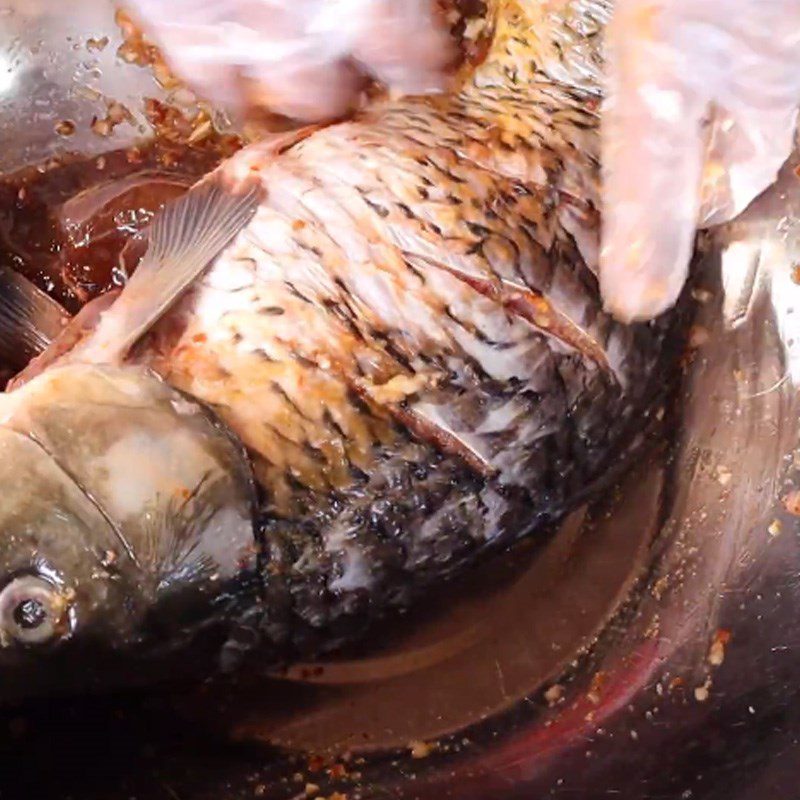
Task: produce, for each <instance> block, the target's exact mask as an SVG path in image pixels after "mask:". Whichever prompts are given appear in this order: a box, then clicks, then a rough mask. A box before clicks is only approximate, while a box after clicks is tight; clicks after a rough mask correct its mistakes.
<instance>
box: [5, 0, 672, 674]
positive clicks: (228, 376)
mask: <svg viewBox="0 0 800 800" xmlns="http://www.w3.org/2000/svg"><path fill="white" fill-rule="evenodd" d="M561 6H563V7H561V8H558V9H555V10H553V9H550V10H548V9H549V8H550V6H549V5H548V4H541V3H538V2H536V3H534V2H530V1H529V0H496V2H495V3H493V4H491V5H490V7H489V12H488V17H487V30H488V31H489V32H490V33H489V36H490V39H491V45H490V47H489V50H488V53H487V56H486V58H485V60H484V62H483V63H482V64H481V65H479V66H477V67H475V68H472V69H471V70H470V72H469V74H466V75H465V76H464V79H463V83H462V85H461V88H460V90H459V91H457V92H454V93H452V94H450V95H448V96H439V97H427V98H405V99H401V100H394V101H387V102H385V103H383V104H382V105H381V106H379V107H377V108H373V109H371V110H369V111H368V112H365V113H364V114H363V115H361V116H360V117H358V118H356V119H354V120H352V121H350V122H345V123H340V124H337V125H332V126H329V127H323V128H317V129H313V130H310V131H305V132H301V133H299V134H293V135H292V138H291V139H290V140H281V141H280V142H277V143H276V142H275V141H267V142H264V143H261V144H255V145H252V146H251V147H249V148H246V149H245V150H243V151H241V152H240V153H238V154H237V155H235V156H234V157H233V158H232V159H231V160H230V161H228V162H227V163H226V164H224V165H223V166H222V167H221V168H220V169H219V170H218V176H217V177H218V178H219V179H220V180H225V181H228V182H229V183H230V184H235V185H238V186H241V185H244V184H246V185H247V186H249V187H251V188H250V189H247V190H246V191H247V192H251V193H252V192H253V191H256V192H257V193H258V201H257V203H251V209H250V212H249V213H248V214H247V216H246V218H245V217H242V219H241V220H240V224H239V225H238V228H237V229H236V230H237V231H238V232H236V233H234V234H232V235H231V236H228V237H227V239H225V240H224V241H223V239H220V240H219V241H217V240H215V239H214V237H213V235H205V234H204V235H205V239H204V241H206V240H209V241H210V240H212V239H214V241H213V242H212V244H213V247H212V245H211V244H208V247H207V248H206V251H205V261H204V262H203V267H204V269H202V270H198V271H197V272H198V274H200V277H199V278H197V280H196V281H189V282H187V285H186V286H179V282H176V280H177V279H175V280H173V279H172V278H170V281H172V283H170V282H169V281H167V283H164V284H163V285H162V284H161V283H158V284H157V285H158V286H160V287H161V288H160V289H159V292H160V293H161V294H162V295H163V296H165V297H170V298H173V297H177V296H178V295H180V299H179V300H178V301H177V302H176V303H175V304H173V305H169V304H166V303H165V304H162V305H163V307H159V308H158V309H157V313H156V317H157V318H158V321H157V322H155V324H147V325H145V326H143V325H142V324H140V321H139V320H138V317H136V314H135V313H133V311H135V310H136V308H137V302H138V301H137V292H138V293H140V294H148V292H149V293H150V294H154V293H155V294H158V292H153V291H152V290H148V288H147V287H148V282H147V280H146V279H145V278H142V277H140V278H139V281H138V283H137V282H136V277H137V276H139V271H141V272H142V274H144V271H145V269H146V268H145V267H142V266H140V267H139V271H137V273H136V275H135V276H134V279H133V280H132V281H131V284H130V285H129V286H128V287H127V288H126V289H125V290H124V291H123V293H122V296H121V297H122V298H125V301H124V302H123V301H122V300H120V301H117V303H115V304H114V305H113V306H112V307H111V309H110V311H108V312H107V313H106V314H105V315H104V316H103V318H102V320H101V322H100V324H99V325H98V326H97V328H96V333H95V334H90V335H89V336H88V337H87V339H86V340H85V342H84V344H85V345H86V346H85V347H84V348H83V350H81V349H80V348H77V352H78V354H79V355H78V358H77V361H78V362H79V361H80V360H81V359H83V360H89V361H98V360H99V361H102V360H103V359H106V360H112V361H113V360H114V359H117V360H119V361H122V362H123V363H124V365H125V367H124V369H126V370H131V369H137V368H138V369H141V368H145V369H146V370H148V371H150V372H152V373H155V374H156V375H158V376H160V378H161V379H162V380H163V381H164V383H165V384H166V385H168V386H169V387H171V390H172V391H177V392H179V393H181V396H184V395H185V396H186V397H188V398H191V402H192V403H194V402H195V401H199V402H200V403H201V404H202V405H203V406H204V407H207V408H208V409H211V412H212V413H213V414H214V415H215V416H216V418H218V419H219V420H220V421H221V422H222V423H224V425H225V426H226V427H227V429H229V430H230V431H232V432H233V434H234V435H235V436H236V437H237V438H238V440H239V441H240V442H241V443H242V444H243V446H244V448H245V449H246V452H247V454H248V459H249V462H250V466H251V467H252V472H253V475H254V477H255V483H256V485H257V487H258V501H257V503H256V506H257V508H256V510H255V512H254V521H255V542H256V544H257V550H258V556H257V565H256V567H254V568H253V569H254V570H255V572H256V573H257V580H256V583H257V584H258V586H257V589H256V590H252V588H251V590H250V591H251V596H250V597H249V600H248V602H247V603H246V604H244V606H242V604H238V605H237V606H236V612H235V613H233V612H231V613H230V614H229V615H228V616H229V618H230V627H229V629H228V631H227V632H226V634H225V635H224V636H223V638H224V640H225V641H224V643H223V644H222V646H221V653H222V656H221V662H222V665H223V667H225V668H231V667H233V666H236V665H238V664H239V662H241V661H242V659H243V658H244V656H245V655H246V654H247V653H249V652H251V651H252V652H256V653H258V654H260V658H261V662H260V663H265V664H274V663H278V662H281V661H286V660H288V659H291V658H293V657H296V656H298V655H301V654H302V655H304V656H307V655H309V654H311V655H313V654H318V653H320V652H322V651H324V650H326V649H330V648H331V647H334V646H336V645H337V644H338V643H339V642H341V641H343V640H345V639H348V638H352V637H353V636H355V635H357V633H358V632H360V631H361V630H362V629H363V628H364V626H365V625H366V624H367V623H368V622H369V621H370V620H372V619H374V618H376V617H379V616H381V615H383V614H385V613H386V612H387V611H388V610H389V609H391V608H393V607H403V606H406V605H408V604H409V603H410V602H412V601H413V600H414V599H415V598H416V597H418V596H419V595H420V594H421V593H422V592H423V591H424V590H425V588H426V587H428V586H430V585H431V584H434V583H436V582H438V581H441V580H443V579H445V578H447V577H449V576H452V575H454V574H457V573H458V572H460V571H462V570H463V569H464V568H465V567H467V566H468V565H470V564H472V563H474V562H475V561H476V560H478V558H479V557H480V555H481V554H482V553H484V552H485V551H487V550H488V549H498V548H501V547H504V546H508V545H509V544H511V543H512V542H514V541H515V540H517V539H519V538H521V537H523V536H526V535H529V534H531V533H532V532H534V531H536V530H540V529H541V528H542V526H543V525H544V524H546V523H548V522H551V521H553V520H556V519H558V518H559V517H560V516H562V515H563V514H564V513H565V512H566V511H568V510H569V509H570V508H572V507H574V505H575V504H576V503H577V502H578V501H579V500H580V499H582V498H584V497H585V496H587V494H589V493H591V491H592V490H596V488H597V486H598V485H600V484H601V483H602V481H603V479H604V477H607V475H608V473H609V470H610V467H611V466H612V465H613V464H614V463H615V462H618V461H619V460H620V459H624V458H625V457H626V454H627V453H628V452H630V450H631V447H632V443H633V442H634V440H635V437H636V434H637V433H639V432H641V431H642V429H643V428H644V427H645V426H646V419H647V416H648V414H649V412H650V410H651V409H652V408H653V406H654V404H655V403H656V402H658V401H659V400H660V398H661V396H662V393H663V389H664V383H665V382H664V377H663V374H664V368H665V366H666V365H667V364H668V363H669V358H670V352H671V351H670V342H671V338H672V332H673V329H674V321H673V319H672V318H669V317H666V318H663V319H661V320H658V321H656V322H654V323H651V324H647V325H644V324H642V325H634V326H623V325H620V324H618V323H616V322H614V321H613V320H612V319H611V318H610V317H609V316H608V315H606V314H604V313H603V311H602V308H601V301H600V299H599V294H598V289H597V282H596V279H595V277H594V274H593V271H592V267H593V266H594V261H595V258H596V251H597V248H596V242H597V235H598V214H597V198H598V193H597V185H598V170H599V167H598V160H597V152H598V132H597V125H598V118H597V107H598V102H599V99H600V93H599V70H600V68H601V66H602V60H601V53H600V51H599V46H600V38H601V37H600V32H601V29H602V25H603V24H605V22H606V21H607V17H608V14H609V4H608V2H606V0H585V2H584V1H583V0H574V2H571V3H567V4H566V5H564V4H561ZM252 187H255V188H252ZM193 191H194V190H193ZM239 196H240V197H241V193H240V195H239ZM248 196H250V195H248ZM211 205H212V206H213V205H214V204H213V203H212V204H211ZM229 205H230V204H229ZM207 206H208V204H206V206H204V207H207ZM234 206H235V207H234ZM239 206H241V203H240V204H239ZM239 206H236V204H235V203H234V204H233V206H231V207H232V208H233V211H231V213H232V214H236V213H238V209H239ZM181 214H182V216H181ZM198 218H199V217H198ZM187 219H188V220H189V221H190V222H192V221H193V220H194V221H195V222H196V218H195V217H193V216H191V214H188V212H185V213H184V212H176V213H174V214H173V215H172V218H171V223H170V224H171V225H172V228H171V233H170V235H169V236H167V237H161V239H159V241H161V240H162V239H164V240H165V241H167V242H168V243H169V246H167V245H164V246H163V247H162V250H163V252H162V251H161V250H160V251H159V252H160V253H161V256H162V257H161V261H168V260H169V258H171V257H172V256H169V252H171V251H170V247H173V245H174V243H175V241H177V240H181V239H183V240H185V241H190V240H192V236H189V235H188V234H191V233H192V231H193V230H194V229H192V227H191V225H190V224H189V223H187V222H186V220H187ZM202 219H206V217H202ZM181 226H183V227H182V228H181ZM166 228H167V223H163V224H162V233H163V231H164V230H165V229H166ZM203 230H204V231H205V230H206V228H205V227H203ZM176 231H177V233H176ZM152 238H156V237H152ZM195 238H196V237H195ZM162 244H163V242H162ZM198 247H199V246H194V245H192V244H190V245H189V248H190V250H191V249H192V248H194V249H193V250H192V252H194V253H195V254H196V251H197V249H198ZM208 248H210V249H208ZM178 249H180V248H178ZM201 249H202V248H201ZM176 252H177V250H176ZM181 253H182V256H181V259H177V260H178V261H181V263H184V264H185V262H186V254H185V248H184V250H183V251H181ZM164 254H167V255H164ZM176 258H177V257H176ZM198 263H199V262H198ZM206 267H207V268H206ZM148 274H149V273H148ZM164 274H166V271H165V270H161V271H160V272H159V273H158V275H161V276H163V275H164ZM169 274H172V273H169ZM158 280H161V278H159V279H158ZM173 284H174V285H173ZM154 285H155V284H154ZM164 287H168V288H164ZM178 289H181V290H182V289H186V291H185V292H182V293H181V292H180V291H178ZM126 293H127V294H126ZM151 299H152V298H151ZM151 305H152V303H151ZM134 318H136V321H132V320H134ZM126 332H127V333H126ZM131 332H133V333H132V335H130V336H128V338H127V339H126V338H125V337H126V336H127V335H128V334H129V333H131ZM122 341H124V342H126V345H125V347H119V348H118V347H117V343H119V342H122ZM112 351H113V352H112ZM73 361H76V359H73ZM74 368H75V367H69V369H74ZM62 369H63V367H62ZM57 372H58V368H56V369H55V373H54V372H53V371H52V370H50V371H45V372H44V373H43V375H41V376H39V377H37V378H34V379H33V381H31V383H30V384H28V385H27V386H24V387H23V388H22V389H20V390H18V391H20V392H25V391H30V389H29V387H30V386H32V385H33V384H34V383H35V382H36V381H38V380H41V379H43V378H45V377H46V376H47V375H48V374H51V375H52V374H57ZM126 374H127V373H126ZM51 380H52V378H51ZM15 394H16V393H15V392H12V393H11V394H10V395H8V398H13V397H14V395H15ZM18 402H21V401H18ZM0 411H1V409H0ZM7 417H8V415H7ZM225 469H228V470H229V466H227V467H225ZM237 469H238V467H237ZM239 483H240V481H239ZM81 485H83V484H81ZM198 494H199V493H198ZM158 502H160V501H158ZM192 502H194V498H193V501H192ZM234 505H235V506H236V507H237V508H241V502H240V501H239V500H237V501H236V503H234ZM176 524H177V523H176ZM172 538H173V539H174V538H175V537H174V536H173V537H172ZM208 546H209V545H208V542H207V541H206V540H204V544H203V545H202V546H201V547H200V548H199V549H198V551H197V552H205V551H206V550H207V549H208ZM134 549H135V548H134ZM218 560H219V556H217V561H218ZM215 563H216V562H215ZM176 580H177V579H176ZM213 594H214V593H213V592H212V595H213ZM215 602H216V601H215ZM0 605H2V597H0Z"/></svg>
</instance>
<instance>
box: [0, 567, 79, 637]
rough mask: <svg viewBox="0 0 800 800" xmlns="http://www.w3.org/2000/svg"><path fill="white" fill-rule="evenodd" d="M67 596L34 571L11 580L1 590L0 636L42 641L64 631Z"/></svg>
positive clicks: (67, 604)
mask: <svg viewBox="0 0 800 800" xmlns="http://www.w3.org/2000/svg"><path fill="white" fill-rule="evenodd" d="M68 606H69V603H68V600H67V598H66V596H65V595H64V594H63V593H62V592H60V591H59V590H58V589H57V588H56V587H55V586H53V584H51V583H50V582H49V581H47V580H45V579H44V578H40V577H37V576H35V575H24V576H22V577H19V578H15V579H14V580H12V581H11V582H10V583H9V584H8V585H7V586H6V587H5V588H4V589H3V590H2V592H0V640H2V639H6V640H14V641H16V642H19V643H20V644H24V645H37V644H45V643H46V642H49V641H51V640H52V639H55V638H56V637H59V636H61V635H62V634H63V633H65V632H66V624H65V622H66V619H67V610H68Z"/></svg>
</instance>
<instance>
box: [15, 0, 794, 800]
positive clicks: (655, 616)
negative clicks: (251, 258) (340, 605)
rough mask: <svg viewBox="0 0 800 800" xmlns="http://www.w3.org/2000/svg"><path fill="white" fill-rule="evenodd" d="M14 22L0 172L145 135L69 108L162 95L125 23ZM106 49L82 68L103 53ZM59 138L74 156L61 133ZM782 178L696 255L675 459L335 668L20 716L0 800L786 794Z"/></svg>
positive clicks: (671, 451) (661, 456)
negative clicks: (135, 56) (128, 52)
mask: <svg viewBox="0 0 800 800" xmlns="http://www.w3.org/2000/svg"><path fill="white" fill-rule="evenodd" d="M2 5H3V3H2V0H0V59H3V63H2V67H0V92H2V111H1V112H0V168H2V169H9V168H12V167H13V168H16V167H18V166H20V165H21V164H23V163H33V162H39V161H41V160H42V159H43V158H46V157H48V156H49V155H51V154H53V153H54V152H56V151H57V149H59V148H61V149H69V150H78V151H82V152H89V151H91V152H94V153H98V152H101V151H104V150H107V149H112V148H115V147H118V146H120V143H121V142H123V141H130V140H133V139H135V138H136V137H137V136H139V135H141V132H142V131H141V130H139V129H138V128H137V125H135V124H134V125H128V124H125V125H122V126H120V127H119V128H118V129H117V131H116V132H115V134H114V136H113V137H111V139H102V138H100V137H97V136H95V135H93V134H91V133H90V132H89V131H88V126H89V123H90V121H91V118H92V116H93V115H94V114H97V113H99V112H101V111H103V109H104V108H105V102H104V100H103V99H102V98H97V97H95V98H94V99H90V94H87V93H86V92H85V91H84V90H83V89H80V88H79V87H81V86H85V85H86V84H87V83H88V84H89V85H91V86H93V87H95V88H97V89H98V90H99V91H100V92H102V94H103V96H106V97H110V98H113V99H116V100H121V101H123V102H126V104H128V105H129V106H130V108H131V110H132V111H134V112H135V113H137V114H138V112H139V107H140V105H141V103H140V101H141V98H142V97H143V96H147V95H156V94H157V93H158V91H159V90H158V89H157V87H156V85H155V83H154V82H153V80H152V78H151V77H150V76H149V74H148V73H146V72H145V71H144V70H141V69H139V68H137V67H135V66H131V65H125V64H121V63H119V62H118V61H117V59H116V58H115V51H116V47H117V45H118V37H117V34H116V33H115V30H114V26H113V18H112V17H113V15H112V10H111V6H110V4H109V3H108V2H106V1H105V0H93V2H88V0H87V1H85V2H80V3H79V2H71V1H69V0H64V2H62V3H60V4H57V3H55V2H53V0H38V2H32V0H25V1H24V2H23V0H19V2H15V3H13V4H12V5H11V6H10V7H9V6H8V5H7V4H6V7H5V9H3V8H2ZM105 35H108V36H109V37H110V38H111V42H110V43H109V44H108V46H107V47H106V48H105V49H103V50H102V51H99V52H97V51H94V52H89V50H88V49H87V39H88V38H90V37H95V38H98V39H99V38H101V37H103V36H105ZM6 65H7V67H6ZM64 118H69V119H71V120H74V121H75V122H76V124H77V130H78V132H77V133H76V134H75V136H73V137H69V138H66V139H65V138H63V137H59V136H58V135H57V134H56V133H55V126H56V124H57V123H58V121H59V120H61V119H64ZM792 166H793V165H789V166H788V167H787V168H786V170H785V172H784V175H783V176H782V179H781V182H780V185H779V186H777V187H776V188H775V189H773V190H771V191H770V192H769V193H768V194H767V195H766V196H764V197H763V198H761V199H759V200H758V201H757V202H756V203H755V204H754V205H753V207H751V209H750V210H749V211H748V212H747V213H746V214H745V215H744V217H743V218H742V219H740V220H739V221H737V222H736V223H734V224H733V225H731V226H729V227H728V228H726V229H725V230H723V231H719V232H717V233H716V234H715V235H714V237H712V238H710V239H709V240H708V241H706V242H705V243H704V249H705V256H704V257H703V259H702V263H700V264H699V265H698V277H697V284H696V288H695V292H694V294H695V297H696V298H697V300H698V317H697V320H696V325H695V329H694V332H693V337H692V338H693V344H694V346H695V347H694V349H693V350H692V352H691V353H690V354H689V355H688V356H687V363H686V369H685V376H684V381H683V385H682V386H681V387H680V391H679V397H678V398H677V400H676V403H675V409H674V410H667V413H666V415H665V418H664V423H663V424H664V428H665V431H664V434H663V438H664V441H665V442H666V445H667V446H665V447H661V448H656V450H655V453H654V455H653V456H652V457H651V458H650V459H648V460H647V461H646V462H645V463H642V464H641V465H639V466H638V467H637V469H635V470H634V471H633V474H631V475H628V476H627V477H626V478H624V479H623V480H622V482H621V484H620V486H619V488H618V490H617V491H615V492H613V493H609V496H608V497H606V498H603V499H602V501H601V502H600V503H599V504H598V505H597V506H596V507H594V508H592V509H588V510H582V511H581V512H578V513H576V514H575V515H573V517H572V518H571V519H570V520H569V521H568V522H567V523H566V524H565V525H564V526H563V527H562V529H561V530H559V531H558V532H557V533H556V534H555V535H554V537H553V538H552V539H551V540H550V541H549V542H548V543H547V544H545V545H543V546H541V547H531V548H529V549H527V550H524V551H517V552H515V553H513V554H512V555H511V556H510V557H508V558H506V559H504V560H500V561H499V562H498V563H496V564H494V565H492V566H491V567H490V568H488V570H487V571H482V572H481V574H480V575H475V576H472V577H470V578H469V579H468V580H466V581H465V582H464V583H463V584H462V585H459V586H457V587H447V588H446V590H444V591H443V592H442V595H441V596H440V597H438V598H433V599H432V600H431V601H430V603H429V604H427V605H426V607H425V608H423V609H420V610H419V611H418V612H416V613H415V614H414V615H412V617H411V618H410V619H408V620H405V621H404V623H403V624H402V625H398V626H396V627H395V628H393V629H392V630H391V631H378V632H376V635H375V636H373V637H372V639H371V641H370V643H369V646H368V647H365V648H362V649H361V650H359V651H357V652H356V651H354V652H353V653H350V654H345V655H343V656H342V657H341V658H340V659H337V660H336V661H332V662H330V663H328V664H325V665H323V666H322V667H321V668H320V667H318V666H306V667H302V666H301V667H297V668H295V669H293V670H292V671H290V672H289V673H288V674H287V675H283V676H270V677H267V676H264V677H255V678H253V677H251V678H249V679H248V680H247V681H246V682H243V683H241V684H240V685H238V686H234V687H221V688H220V687H209V688H206V689H203V690H201V691H198V690H196V689H194V688H191V689H187V688H183V689H182V690H181V691H177V690H172V691H170V692H169V693H167V692H163V691H162V692H160V693H156V694H150V695H147V696H145V697H142V696H135V697H131V698H112V699H108V698H106V699H102V698H100V699H90V700H87V701H85V702H82V703H71V704H49V705H47V706H46V707H44V708H38V709H27V710H25V711H24V712H22V711H19V712H17V711H15V712H12V713H7V714H6V717H5V720H4V722H5V725H6V730H5V731H2V730H0V752H2V758H3V762H2V763H3V764H4V769H3V777H2V778H1V779H0V797H26V798H27V797H31V796H36V795H41V796H47V797H56V798H59V797H63V798H67V797H71V798H75V800H79V799H83V798H86V799H87V800H88V798H105V797H115V798H118V797H120V798H121V797H136V798H139V799H140V800H147V799H148V798H159V800H160V799H161V798H172V799H173V800H174V798H180V800H205V798H208V799H209V800H210V799H211V798H214V800H220V798H239V797H242V798H249V797H254V796H256V797H266V798H273V797H274V798H284V797H303V796H307V795H308V796H310V797H316V796H320V797H330V796H335V795H334V792H336V791H339V792H341V793H343V794H346V795H347V797H348V798H355V797H361V798H381V797H388V796H394V797H403V798H415V797H420V798H427V797H431V798H433V797H441V796H452V797H457V798H472V797H475V798H495V797H538V796H554V797H561V796H564V797H578V798H594V797H600V796H606V795H613V796H617V797H623V798H643V797H654V798H687V800H688V798H696V799H699V798H716V797H726V798H729V799H730V798H735V800H762V799H763V798H768V797H769V798H771V797H775V796H792V795H793V794H795V793H796V788H795V783H796V778H795V774H796V772H797V769H798V766H800V753H798V750H797V744H796V742H797V739H798V737H800V697H799V696H798V688H797V686H798V679H800V635H799V634H798V633H797V631H798V627H797V623H796V620H797V619H798V617H799V616H800V570H799V568H800V539H798V535H799V534H800V524H798V520H800V518H798V517H796V516H794V515H793V514H791V513H789V512H788V511H787V510H786V507H785V504H784V499H785V498H786V497H787V496H789V497H790V496H791V492H792V491H794V489H795V487H796V486H800V451H796V448H797V446H798V444H800V443H799V442H798V402H797V391H796V384H797V382H798V381H800V324H798V321H797V315H798V314H800V285H798V283H797V282H796V281H798V280H800V269H796V268H795V264H796V263H800V225H799V224H798V217H800V179H798V177H797V176H796V175H795V173H794V171H793V169H792ZM656 213H657V212H656ZM789 505H791V503H789ZM798 505H799V506H800V503H798ZM793 510H797V509H793ZM423 743H425V744H423ZM318 755H320V756H321V757H319V758H318V757H317V756H318ZM307 784H308V785H309V788H308V791H306V785H307Z"/></svg>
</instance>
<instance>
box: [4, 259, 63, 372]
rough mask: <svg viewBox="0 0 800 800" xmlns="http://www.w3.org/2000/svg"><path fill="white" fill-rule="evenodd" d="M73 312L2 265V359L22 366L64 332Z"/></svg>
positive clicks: (18, 367)
mask: <svg viewBox="0 0 800 800" xmlns="http://www.w3.org/2000/svg"><path fill="white" fill-rule="evenodd" d="M69 319H70V316H69V314H68V313H67V312H66V311H65V310H64V308H62V306H61V305H59V303H57V302H56V301H55V300H53V299H52V298H51V297H49V296H48V295H46V294H45V293H44V292H43V291H42V290H41V289H39V288H38V287H37V286H35V285H34V284H33V283H31V281H29V280H28V279H27V278H26V277H24V276H23V275H20V274H19V273H18V272H15V271H14V270H13V269H11V268H9V267H0V361H2V362H3V363H5V364H7V365H9V366H11V367H13V368H15V369H22V368H23V367H24V366H25V365H26V364H27V363H28V362H29V361H30V360H31V359H32V358H35V357H36V356H38V355H39V354H40V353H41V352H42V351H43V350H45V348H47V347H48V345H49V344H50V343H51V342H52V341H53V340H54V339H55V338H56V337H57V336H59V335H60V334H61V331H63V330H64V327H65V326H66V325H67V323H68V322H69Z"/></svg>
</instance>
